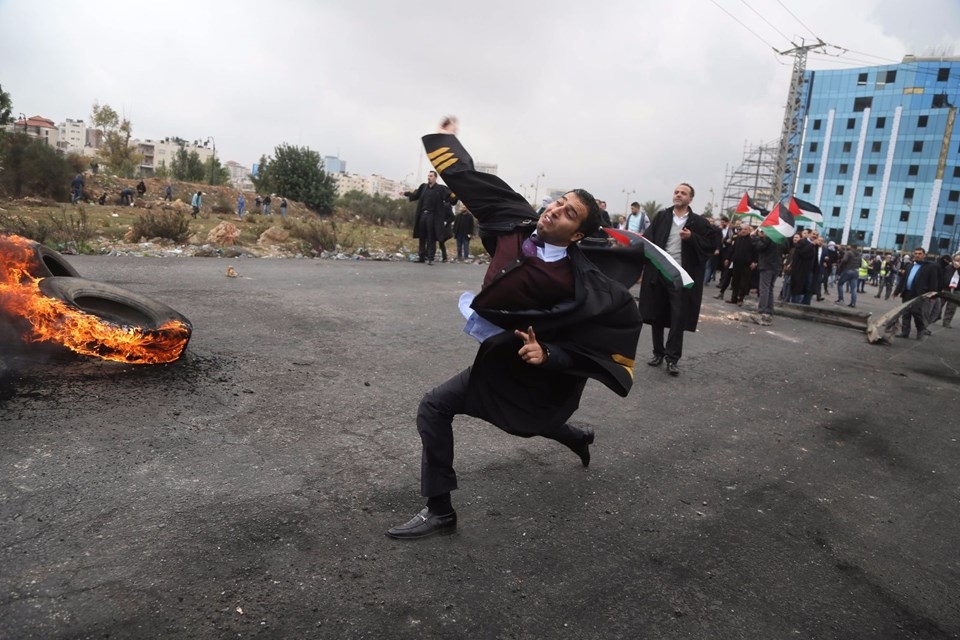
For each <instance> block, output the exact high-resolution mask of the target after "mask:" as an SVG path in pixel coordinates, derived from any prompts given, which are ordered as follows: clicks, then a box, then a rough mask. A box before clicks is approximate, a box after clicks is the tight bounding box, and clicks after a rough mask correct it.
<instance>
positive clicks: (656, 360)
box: [647, 356, 663, 367]
mask: <svg viewBox="0 0 960 640" xmlns="http://www.w3.org/2000/svg"><path fill="white" fill-rule="evenodd" d="M647 364H648V365H650V366H651V367H659V366H660V365H661V364H663V356H653V357H652V358H650V362H648V363H647Z"/></svg>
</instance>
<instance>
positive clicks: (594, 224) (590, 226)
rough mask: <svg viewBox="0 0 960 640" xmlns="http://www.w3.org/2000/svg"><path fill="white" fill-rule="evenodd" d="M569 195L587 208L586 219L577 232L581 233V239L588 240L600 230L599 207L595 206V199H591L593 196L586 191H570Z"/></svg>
mask: <svg viewBox="0 0 960 640" xmlns="http://www.w3.org/2000/svg"><path fill="white" fill-rule="evenodd" d="M570 193H572V194H574V195H575V196H577V197H578V198H579V199H580V202H582V203H583V204H584V205H586V207H587V217H586V218H584V219H583V222H581V223H580V228H579V229H577V231H579V232H580V233H582V234H583V237H585V238H588V237H590V236H592V235H593V234H594V233H596V232H597V230H598V229H599V228H600V205H598V204H597V199H596V198H594V197H593V194H591V193H590V192H589V191H587V190H586V189H571V190H570Z"/></svg>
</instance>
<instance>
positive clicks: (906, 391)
mask: <svg viewBox="0 0 960 640" xmlns="http://www.w3.org/2000/svg"><path fill="white" fill-rule="evenodd" d="M70 260H71V262H72V263H73V264H74V265H75V266H76V267H77V268H78V270H79V271H80V273H81V274H82V275H84V276H85V277H89V278H93V279H99V280H104V281H107V282H111V283H114V284H118V285H120V286H124V287H127V288H129V289H131V290H134V291H137V292H140V293H143V294H147V295H151V296H153V297H156V298H158V299H160V300H162V301H164V302H166V303H168V304H170V305H171V306H173V307H174V308H176V309H177V310H179V311H181V312H182V313H183V314H185V315H186V316H187V317H188V318H190V319H191V320H192V322H193V324H194V335H193V339H192V341H191V343H190V345H189V347H188V349H187V354H186V356H185V357H184V358H183V359H182V360H181V361H180V362H178V363H175V364H172V365H165V366H156V367H133V366H127V365H116V364H110V363H103V362H97V361H91V360H88V359H74V358H61V357H51V355H50V354H49V353H47V352H46V351H43V352H38V353H43V355H44V357H45V358H46V359H45V360H43V361H36V362H35V361H32V360H31V359H29V358H26V357H25V356H24V355H23V354H10V353H7V354H5V355H2V356H0V358H2V360H3V361H2V363H0V465H2V467H0V468H2V469H3V473H2V477H0V554H2V555H0V638H10V639H23V638H43V639H50V638H63V639H66V638H107V637H109V638H228V637H229V638H237V637H252V636H256V637H264V638H307V637H322V638H454V637H457V638H461V637H462V638H629V639H634V638H671V639H673V638H704V639H707V638H709V639H718V638H719V639H726V638H745V639H754V638H772V639H775V638H837V639H841V638H842V639H858V638H876V639H889V638H958V637H960V554H958V551H957V546H958V540H960V517H958V516H960V504H958V502H960V443H958V439H960V428H958V426H957V420H956V407H957V406H958V402H960V371H958V370H960V329H953V330H949V329H941V328H940V327H936V328H935V330H934V335H933V336H932V337H931V338H930V339H928V340H925V341H923V342H918V341H915V340H910V341H902V340H898V341H897V343H896V344H894V345H893V346H877V345H870V344H868V343H867V342H866V340H865V339H864V336H863V334H861V333H858V332H856V331H854V330H851V329H843V328H838V327H833V326H827V325H821V324H813V323H810V322H804V321H800V320H790V319H786V318H776V319H775V321H774V324H773V325H772V326H770V327H759V326H757V325H754V324H744V323H741V322H738V321H736V320H733V319H730V318H729V317H728V315H727V314H728V313H729V312H730V311H731V309H732V307H731V305H724V304H721V303H719V302H718V301H715V300H713V299H712V298H709V299H708V302H707V304H706V305H705V307H704V317H703V319H702V322H701V326H700V331H699V332H698V333H697V334H695V335H691V334H688V335H687V340H686V354H685V356H684V358H683V360H682V361H681V369H682V375H681V376H680V377H679V378H677V379H673V378H670V377H668V376H667V375H666V374H665V373H664V371H663V370H662V369H653V368H651V367H648V366H646V365H645V364H643V363H644V362H645V360H646V356H647V354H648V353H649V340H650V338H649V332H647V331H645V332H644V333H643V334H642V335H641V347H640V358H641V359H640V360H639V362H640V363H639V364H638V366H637V369H636V383H635V385H634V389H633V391H632V393H631V394H630V396H629V397H628V398H626V399H621V398H619V397H617V396H615V395H614V394H612V393H610V392H609V391H607V390H606V389H605V388H603V387H601V386H600V385H598V384H596V383H593V382H591V383H590V384H588V386H587V391H586V393H585V395H584V398H583V402H582V405H581V409H580V411H579V412H578V413H577V415H576V416H575V417H576V419H577V420H578V421H579V422H581V423H583V424H588V425H591V426H593V427H594V428H595V429H596V431H597V439H596V443H595V445H594V447H593V462H592V464H591V467H590V468H589V469H583V468H582V467H581V466H580V464H579V461H578V459H577V458H576V457H575V456H574V455H573V454H572V453H571V452H569V451H568V450H566V449H564V448H563V447H561V446H559V445H557V444H556V443H552V442H548V441H545V440H542V439H532V440H523V439H519V438H514V437H511V436H508V435H506V434H504V433H502V432H500V431H499V430H497V429H496V428H494V427H491V426H489V425H487V424H484V423H482V422H479V421H476V420H473V419H458V422H457V423H456V430H457V438H458V439H457V468H458V472H459V475H460V484H461V489H460V490H459V491H458V492H456V493H455V494H454V503H455V506H456V507H457V510H458V514H459V520H460V529H459V531H458V532H457V534H456V535H453V536H449V537H443V538H433V539H429V540H423V541H419V542H414V543H410V542H406V543H404V542H398V541H393V540H390V539H388V538H386V537H385V536H384V535H383V532H384V531H385V530H386V529H387V528H389V527H390V526H392V525H394V524H397V523H399V522H402V521H405V520H406V519H407V518H409V517H410V516H411V515H412V514H413V513H414V512H416V511H417V510H418V509H419V508H420V506H421V498H420V497H419V495H418V477H419V461H420V452H419V440H418V437H417V434H416V430H415V426H414V415H415V411H416V406H417V403H418V401H419V399H420V397H421V396H422V394H423V393H424V392H425V391H427V390H428V389H430V388H431V387H432V386H434V385H436V384H438V383H440V382H442V381H444V380H445V379H446V378H448V377H449V376H450V375H452V374H454V373H456V372H458V371H459V370H460V369H462V368H463V367H465V366H467V365H468V364H469V363H470V362H471V360H472V357H473V354H474V352H475V345H474V344H473V343H472V342H471V340H470V339H469V338H468V337H467V336H465V335H464V334H463V333H462V332H461V327H462V323H461V322H460V321H459V319H458V318H459V316H458V313H457V310H456V300H457V296H458V295H459V293H460V292H461V291H462V290H465V289H474V290H476V289H477V287H478V286H479V282H480V280H481V278H482V273H483V270H482V268H481V267H479V266H475V265H439V264H438V265H435V266H433V267H428V266H426V265H417V264H410V263H374V262H337V261H319V260H266V259H259V260H258V259H240V260H232V261H228V260H218V259H202V258H181V259H146V258H140V259H137V258H108V257H77V258H71V259H70ZM228 264H232V265H233V266H234V267H235V268H236V269H237V271H238V272H239V273H240V277H239V278H237V279H230V278H226V277H225V276H224V273H225V271H226V268H227V265H228ZM714 291H715V289H708V293H711V292H714ZM870 293H871V294H872V293H873V291H872V290H871V291H870ZM871 305H876V308H877V309H880V308H887V307H888V306H889V305H890V303H883V302H882V301H875V299H873V298H872V297H871V298H869V299H866V298H864V299H863V302H862V303H861V305H860V306H861V308H867V309H869V308H870V307H871Z"/></svg>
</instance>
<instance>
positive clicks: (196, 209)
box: [190, 191, 203, 218]
mask: <svg viewBox="0 0 960 640" xmlns="http://www.w3.org/2000/svg"><path fill="white" fill-rule="evenodd" d="M190 204H191V205H193V214H192V215H193V217H194V218H196V217H197V214H198V213H200V208H201V207H203V191H197V192H196V193H195V194H193V200H191V201H190Z"/></svg>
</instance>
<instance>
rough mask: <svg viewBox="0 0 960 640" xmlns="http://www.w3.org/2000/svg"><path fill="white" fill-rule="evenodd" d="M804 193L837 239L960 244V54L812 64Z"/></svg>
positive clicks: (802, 162) (890, 245)
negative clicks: (836, 66)
mask: <svg viewBox="0 0 960 640" xmlns="http://www.w3.org/2000/svg"><path fill="white" fill-rule="evenodd" d="M804 90H805V91H804V94H803V101H804V104H803V108H804V109H805V112H806V116H805V118H804V124H803V136H802V144H801V145H800V149H799V156H798V157H797V158H794V159H792V160H794V161H796V162H797V164H796V167H797V171H796V174H795V175H796V183H795V184H794V192H795V193H796V195H797V197H799V198H802V199H804V200H809V201H811V202H814V203H815V204H817V205H818V206H819V207H820V209H821V210H822V211H823V217H824V220H823V231H824V234H825V235H826V236H827V237H829V238H830V239H832V240H835V241H836V242H838V243H842V244H857V245H858V246H861V247H876V248H880V249H897V250H906V251H910V250H912V249H914V248H915V247H918V246H922V247H924V248H926V249H927V251H928V252H931V253H937V254H942V253H945V252H949V251H957V250H958V249H960V123H957V122H956V119H957V118H956V116H957V105H958V102H960V58H915V57H912V56H907V57H905V58H904V59H903V62H902V63H900V64H891V65H884V66H877V67H862V68H858V69H845V70H836V71H834V70H830V71H809V70H808V71H807V72H806V76H805V85H804Z"/></svg>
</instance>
